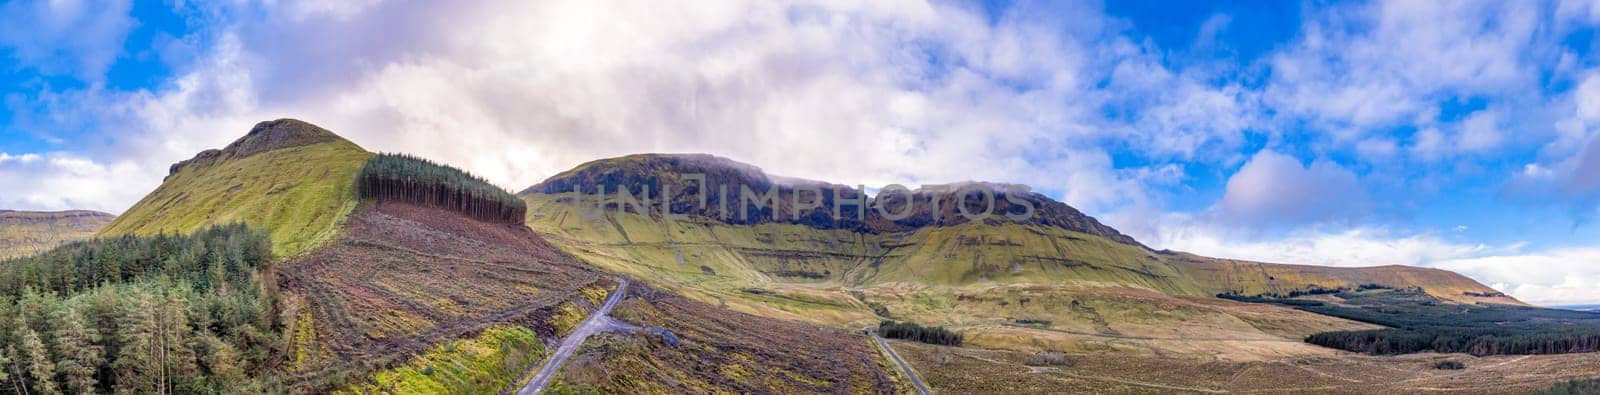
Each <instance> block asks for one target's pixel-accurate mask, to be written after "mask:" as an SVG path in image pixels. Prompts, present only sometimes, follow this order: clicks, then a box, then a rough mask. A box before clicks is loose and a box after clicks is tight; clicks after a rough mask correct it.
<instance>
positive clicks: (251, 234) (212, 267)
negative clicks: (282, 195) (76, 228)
mask: <svg viewBox="0 0 1600 395" xmlns="http://www.w3.org/2000/svg"><path fill="white" fill-rule="evenodd" d="M271 251H272V248H271V245H270V241H269V240H268V238H267V234H266V233H265V232H262V231H258V230H253V229H250V228H248V227H245V226H244V225H227V226H217V227H212V228H209V229H205V230H201V231H199V232H196V233H194V234H191V235H181V236H180V235H160V236H152V237H133V236H127V237H116V238H106V239H97V240H89V241H81V242H75V243H71V244H67V245H63V246H61V247H58V248H56V249H54V250H51V251H49V252H46V253H43V254H40V255H36V256H32V257H25V258H17V259H11V260H6V261H0V285H3V286H0V372H3V374H0V392H12V393H18V394H55V393H94V392H116V393H141V394H145V393H148V394H166V393H219V392H222V390H224V389H226V390H230V391H243V390H248V389H250V388H252V386H259V385H260V383H258V382H256V381H254V380H251V375H250V372H257V371H261V370H263V369H264V368H266V367H267V365H268V363H269V362H268V361H269V360H270V355H271V354H272V352H271V350H272V344H273V343H274V342H276V341H277V339H278V334H277V332H276V330H275V328H274V325H273V320H272V317H273V305H274V303H273V298H274V294H273V292H272V291H271V289H269V288H267V287H264V286H263V283H262V281H261V279H260V269H262V268H263V267H264V266H265V265H267V263H268V262H271V260H272V253H271ZM254 391H255V392H259V391H261V389H260V388H259V387H256V389H255V390H254ZM247 392H248V391H247Z"/></svg>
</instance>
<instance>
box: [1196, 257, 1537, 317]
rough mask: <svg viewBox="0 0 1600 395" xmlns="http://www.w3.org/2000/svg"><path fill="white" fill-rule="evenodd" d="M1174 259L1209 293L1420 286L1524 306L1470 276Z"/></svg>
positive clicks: (1456, 297) (1465, 299)
mask: <svg viewBox="0 0 1600 395" xmlns="http://www.w3.org/2000/svg"><path fill="white" fill-rule="evenodd" d="M1173 258H1174V260H1176V261H1179V262H1182V264H1183V267H1185V268H1186V270H1185V273H1186V274H1187V275H1188V276H1189V277H1192V278H1194V279H1195V281H1196V282H1198V283H1200V284H1202V285H1203V286H1204V289H1205V290H1206V291H1207V292H1216V293H1223V292H1234V293H1238V294H1243V295H1263V294H1287V293H1289V292H1291V291H1294V290H1306V289H1311V288H1313V287H1317V288H1324V289H1333V288H1339V287H1348V288H1354V287H1356V286H1359V285H1362V284H1378V285H1383V286H1386V287H1389V288H1411V287H1420V288H1422V289H1423V291H1425V292H1427V293H1428V294H1429V295H1432V296H1434V297H1437V298H1440V299H1444V300H1449V301H1453V302H1459V303H1467V304H1473V303H1480V302H1481V303H1489V304H1506V305H1517V306H1525V305H1526V304H1524V303H1522V302H1521V301H1518V300H1516V299H1514V298H1511V297H1510V296H1506V295H1505V294H1502V293H1500V292H1499V291H1495V290H1494V289H1493V288H1489V287H1487V286H1484V285H1483V284H1479V283H1478V282H1477V281H1473V280H1472V279H1470V278H1467V277H1466V276H1462V275H1460V274H1456V273H1454V272H1450V271H1447V270H1440V269H1430V268H1419V267H1409V266H1394V265H1391V266H1375V267H1361V268H1338V267H1326V266H1309V265H1283V264H1271V263H1260V262H1249V261H1236V260H1226V259H1215V258H1206V257H1201V256H1195V255H1190V254H1175V255H1173Z"/></svg>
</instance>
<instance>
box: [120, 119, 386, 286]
mask: <svg viewBox="0 0 1600 395" xmlns="http://www.w3.org/2000/svg"><path fill="white" fill-rule="evenodd" d="M371 156H372V154H370V153H367V152H366V151H364V150H362V149H361V147H359V146H356V145H355V144H354V143H351V142H349V141H346V140H344V139H342V138H339V137H338V136H334V135H333V134H332V133H331V132H328V131H326V130H323V129H321V128H317V127H316V126H312V125H310V124H306V123H304V122H299V121H294V120H279V121H271V122H263V123H261V124H258V125H256V127H255V129H252V131H251V133H250V134H249V135H247V136H245V137H244V138H241V139H240V140H239V141H236V142H234V143H233V144H230V145H229V146H228V147H227V148H225V149H222V150H218V151H207V152H205V153H202V154H201V155H199V156H197V157H195V159H191V160H189V161H185V162H183V163H179V164H178V165H174V166H173V173H172V174H170V175H168V176H167V178H166V180H165V181H164V182H162V184H161V186H160V187H158V188H156V190H155V191H154V192H151V193H150V194H149V195H146V196H145V197H144V199H141V200H140V201H139V203H137V204H135V205H134V206H133V207H132V208H129V209H128V211H127V212H125V213H123V215H122V216H121V217H118V218H117V220H116V221H113V222H112V223H111V224H110V225H109V226H107V227H106V228H105V229H104V230H102V231H101V232H100V235H102V236H112V235H122V234H140V235H149V234H156V233H162V232H167V233H172V232H177V233H184V232H190V231H194V230H196V229H199V228H202V227H205V226H209V225H213V224H223V223H230V222H236V221H242V222H245V223H247V224H250V226H253V227H258V228H264V229H267V230H268V231H269V232H271V235H272V242H273V252H274V253H275V254H277V255H278V256H295V255H299V254H301V253H304V252H306V251H308V250H310V249H311V248H312V247H315V246H317V245H320V244H322V243H324V242H326V241H328V240H329V239H331V238H332V237H333V235H334V234H335V233H336V232H337V227H338V224H339V222H340V221H341V220H342V219H343V218H345V216H347V215H348V214H349V213H350V210H351V209H353V208H355V205H356V202H357V199H356V195H355V193H354V185H355V177H356V172H357V171H359V170H360V169H361V166H362V164H364V163H365V162H366V160H367V159H368V158H369V157H371Z"/></svg>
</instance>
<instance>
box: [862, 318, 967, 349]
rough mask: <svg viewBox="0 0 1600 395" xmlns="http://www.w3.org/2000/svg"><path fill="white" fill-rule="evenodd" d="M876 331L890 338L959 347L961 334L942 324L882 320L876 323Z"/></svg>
mask: <svg viewBox="0 0 1600 395" xmlns="http://www.w3.org/2000/svg"><path fill="white" fill-rule="evenodd" d="M878 333H879V334H881V335H883V337H887V338H890V339H905V340H915V341H919V342H923V343H928V344H938V345H942V346H956V347H960V346H961V342H962V340H963V339H962V336H961V334H960V333H955V332H951V331H950V330H948V329H944V327H942V326H922V325H917V323H915V322H895V321H883V322H880V323H878Z"/></svg>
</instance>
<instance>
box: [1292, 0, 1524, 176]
mask: <svg viewBox="0 0 1600 395" xmlns="http://www.w3.org/2000/svg"><path fill="white" fill-rule="evenodd" d="M1539 14H1540V10H1539V9H1538V6H1537V4H1535V3H1529V2H1496V1H1453V2H1445V3H1428V2H1415V1H1385V2H1371V3H1362V4H1354V5H1346V6H1334V7H1330V8H1329V9H1324V10H1318V12H1316V13H1315V14H1313V15H1312V16H1311V17H1310V18H1308V20H1307V21H1306V22H1305V26H1304V29H1303V31H1302V33H1303V34H1302V36H1301V38H1300V39H1299V40H1298V41H1297V42H1296V43H1294V44H1293V45H1291V46H1290V47H1289V48H1287V49H1286V50H1284V51H1282V52H1279V53H1277V54H1275V55H1272V56H1271V58H1270V60H1269V62H1268V63H1269V65H1270V70H1271V71H1270V72H1271V78H1270V80H1269V83H1268V85H1267V87H1266V89H1265V92H1264V101H1266V102H1267V104H1268V105H1269V106H1271V107H1272V108H1274V109H1276V110H1277V111H1278V113H1279V115H1280V116H1281V117H1285V118H1287V119H1293V120H1307V121H1310V123H1311V126H1312V128H1311V131H1324V132H1330V133H1332V134H1333V135H1334V136H1333V139H1334V140H1354V139H1356V138H1358V137H1360V136H1362V135H1364V134H1366V133H1370V132H1372V131H1374V130H1380V129H1384V128H1390V127H1395V126H1404V125H1406V124H1407V123H1409V122H1413V121H1415V120H1416V118H1417V116H1418V115H1425V114H1429V113H1430V112H1431V113H1435V116H1436V113H1437V110H1436V109H1437V107H1438V106H1439V105H1440V103H1443V102H1445V101H1447V100H1451V99H1458V98H1474V97H1496V98H1505V97H1517V96H1519V95H1522V94H1524V93H1525V92H1537V91H1538V89H1539V86H1538V81H1537V80H1536V77H1535V76H1536V75H1537V73H1533V72H1531V71H1532V70H1533V68H1534V66H1533V65H1532V62H1533V59H1537V58H1535V57H1536V56H1539V55H1540V54H1541V52H1539V51H1534V50H1531V48H1532V47H1533V45H1534V40H1535V38H1536V36H1535V33H1536V32H1537V29H1538V27H1539V23H1540V20H1539ZM1425 121H1426V120H1425ZM1417 126H1421V127H1425V126H1428V125H1417ZM1474 131H1482V130H1476V129H1475V130H1474ZM1490 137H1491V136H1490V135H1488V134H1481V133H1480V134H1474V135H1472V140H1470V141H1469V143H1485V144H1486V143H1492V142H1493V140H1491V139H1490ZM1420 150H1421V151H1424V152H1431V151H1430V150H1429V148H1428V147H1423V148H1421V149H1420Z"/></svg>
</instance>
